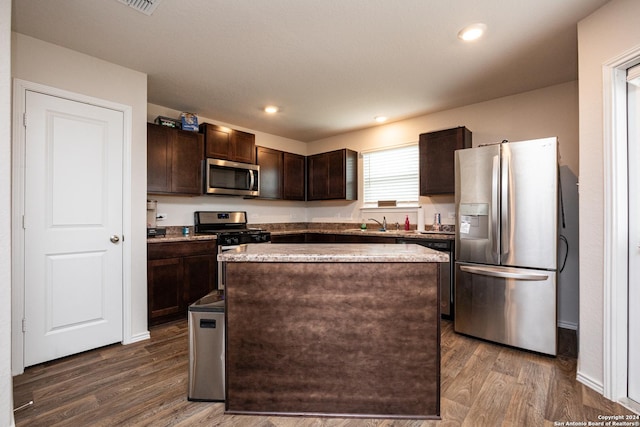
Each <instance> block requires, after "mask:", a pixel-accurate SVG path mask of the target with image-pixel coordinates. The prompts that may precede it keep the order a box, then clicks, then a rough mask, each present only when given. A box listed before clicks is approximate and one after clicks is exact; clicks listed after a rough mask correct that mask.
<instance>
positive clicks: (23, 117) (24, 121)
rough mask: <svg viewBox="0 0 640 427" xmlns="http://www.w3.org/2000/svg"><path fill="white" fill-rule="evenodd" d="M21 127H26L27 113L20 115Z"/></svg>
mask: <svg viewBox="0 0 640 427" xmlns="http://www.w3.org/2000/svg"><path fill="white" fill-rule="evenodd" d="M22 126H24V127H27V113H23V114H22Z"/></svg>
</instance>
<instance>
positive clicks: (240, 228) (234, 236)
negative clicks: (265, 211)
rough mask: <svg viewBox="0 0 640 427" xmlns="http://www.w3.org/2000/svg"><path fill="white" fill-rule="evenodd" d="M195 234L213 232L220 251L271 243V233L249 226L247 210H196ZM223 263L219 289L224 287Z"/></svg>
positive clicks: (220, 271) (219, 266)
mask: <svg viewBox="0 0 640 427" xmlns="http://www.w3.org/2000/svg"><path fill="white" fill-rule="evenodd" d="M194 232H195V234H199V235H203V234H213V235H216V236H217V239H218V253H220V252H222V251H225V250H229V249H233V248H235V247H238V246H240V245H245V244H248V243H269V242H271V233H270V232H268V231H265V230H261V229H259V228H248V227H247V213H246V212H227V211H197V212H194ZM224 277H225V274H224V269H223V264H222V263H221V262H218V289H224Z"/></svg>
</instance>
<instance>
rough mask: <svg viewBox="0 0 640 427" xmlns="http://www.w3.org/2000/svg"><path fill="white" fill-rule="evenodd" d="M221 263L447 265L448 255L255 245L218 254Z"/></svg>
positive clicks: (393, 248)
mask: <svg viewBox="0 0 640 427" xmlns="http://www.w3.org/2000/svg"><path fill="white" fill-rule="evenodd" d="M218 261H223V262H360V263H364V262H407V263H415V262H436V263H438V262H449V255H448V254H447V253H446V252H440V251H436V250H433V249H429V248H426V247H423V246H420V245H416V244H406V243H404V244H386V243H385V244H375V245H371V244H362V243H347V244H344V243H343V244H331V243H328V244H326V243H302V244H300V243H295V244H287V243H281V244H277V245H274V244H259V245H241V246H238V247H236V248H233V249H229V250H226V251H225V252H222V253H221V254H218Z"/></svg>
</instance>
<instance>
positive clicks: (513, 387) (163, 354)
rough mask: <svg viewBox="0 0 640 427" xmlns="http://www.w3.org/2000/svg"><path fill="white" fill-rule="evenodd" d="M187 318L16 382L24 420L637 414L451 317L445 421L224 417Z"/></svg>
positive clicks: (572, 368) (553, 364)
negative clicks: (194, 360) (196, 398)
mask: <svg viewBox="0 0 640 427" xmlns="http://www.w3.org/2000/svg"><path fill="white" fill-rule="evenodd" d="M187 366H188V343H187V322H186V321H178V322H174V323H170V324H166V325H160V326H156V327H154V328H152V329H151V340H149V341H145V342H140V343H137V344H132V345H128V346H122V345H119V344H118V345H113V346H108V347H104V348H101V349H97V350H93V351H90V352H87V353H83V354H80V355H76V356H70V357H67V358H64V359H60V360H56V361H53V362H49V363H44V364H41V365H37V366H34V367H31V368H27V370H26V372H25V373H24V374H22V375H19V376H17V377H15V378H14V402H15V406H16V407H18V406H20V405H22V404H24V403H26V402H28V401H31V400H33V402H34V403H33V405H31V406H29V407H27V408H25V409H22V410H19V411H17V412H16V413H15V418H16V425H17V426H47V427H51V426H73V427H79V426H105V427H106V426H109V427H114V426H243V427H244V426H260V427H263V426H266V427H271V426H296V427H297V426H305V427H306V426H336V427H337V426H341V427H354V426H370V427H374V426H394V427H403V426H407V427H418V426H439V427H444V426H474V427H478V426H554V425H560V424H554V423H555V422H558V423H560V422H564V423H565V425H566V423H567V422H569V421H573V422H588V421H593V422H596V421H598V416H599V415H621V414H631V412H629V411H628V410H626V409H624V408H623V407H621V406H620V405H617V404H614V403H613V402H610V401H608V400H606V399H604V398H602V397H601V396H600V395H598V394H597V393H595V392H593V391H592V390H590V389H588V388H587V387H584V386H582V385H581V384H579V383H578V382H576V380H575V376H576V360H575V359H573V358H569V357H558V358H551V357H546V356H541V355H537V354H532V353H528V352H523V351H518V350H514V349H511V348H507V347H503V346H499V345H494V344H491V343H487V342H483V341H480V340H475V339H472V338H468V337H465V336H461V335H458V334H455V333H454V332H453V329H452V324H451V322H448V321H443V323H442V400H441V411H442V421H424V420H397V419H396V420H383V419H343V418H301V417H262V416H231V415H224V413H223V411H224V404H222V403H207V402H189V401H187V398H186V397H187Z"/></svg>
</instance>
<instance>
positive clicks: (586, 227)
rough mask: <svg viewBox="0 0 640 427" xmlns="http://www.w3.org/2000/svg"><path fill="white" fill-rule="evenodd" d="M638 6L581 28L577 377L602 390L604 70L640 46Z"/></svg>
mask: <svg viewBox="0 0 640 427" xmlns="http://www.w3.org/2000/svg"><path fill="white" fill-rule="evenodd" d="M638 16H640V2H638V1H637V0H612V1H611V2H609V3H607V4H606V5H605V6H603V7H602V8H600V9H599V10H597V11H596V12H594V13H593V14H592V15H590V16H589V17H587V18H586V19H584V20H583V21H581V22H580V23H579V25H578V58H579V61H578V63H579V69H578V72H579V82H580V83H579V95H580V348H579V351H580V358H579V361H578V376H579V377H581V378H584V379H586V380H588V381H589V382H590V383H591V384H592V385H596V386H597V387H599V388H602V386H603V381H604V360H603V343H604V338H603V327H604V319H603V309H604V308H603V304H602V300H603V292H604V290H603V281H604V261H603V260H604V241H603V239H604V211H603V206H604V203H605V197H604V196H605V195H604V185H603V183H604V165H603V158H604V151H603V134H604V127H603V117H604V109H603V75H602V66H603V64H604V63H606V62H609V61H610V60H612V59H613V58H615V57H617V56H619V55H621V54H623V53H625V52H626V51H628V50H630V49H632V48H635V47H637V46H640V26H639V25H638Z"/></svg>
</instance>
